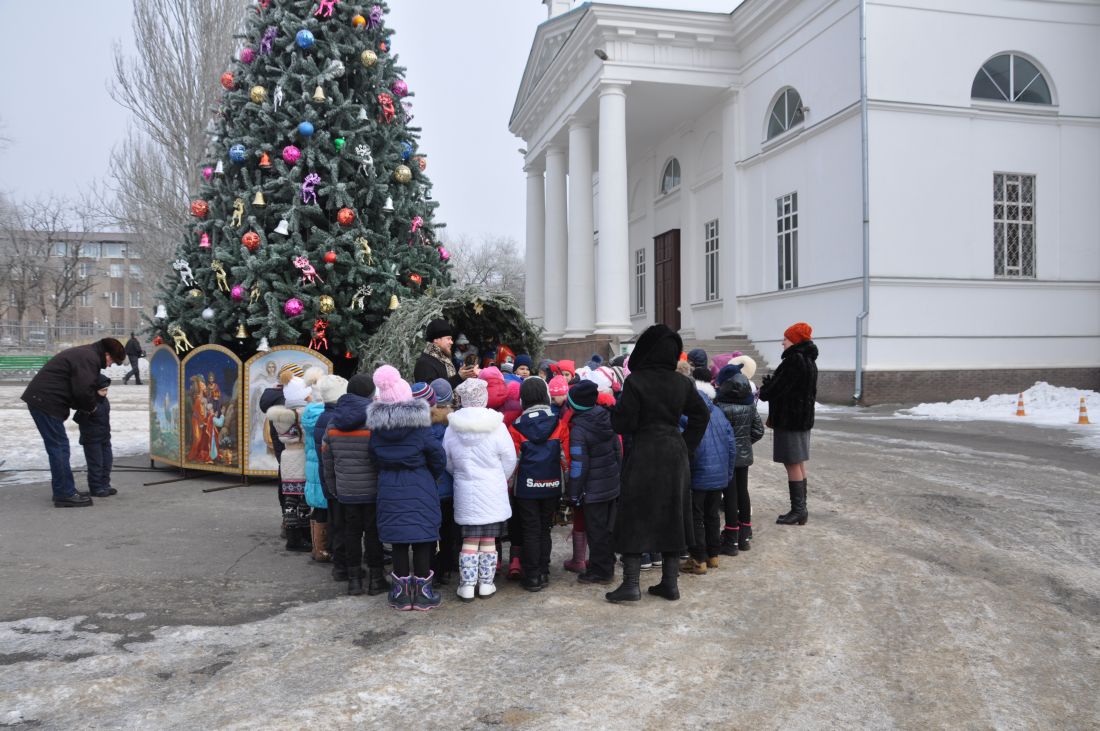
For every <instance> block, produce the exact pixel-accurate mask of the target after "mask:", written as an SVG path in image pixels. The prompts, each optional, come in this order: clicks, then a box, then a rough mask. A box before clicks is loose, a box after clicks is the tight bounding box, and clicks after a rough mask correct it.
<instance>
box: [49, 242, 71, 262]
mask: <svg viewBox="0 0 1100 731" xmlns="http://www.w3.org/2000/svg"><path fill="white" fill-rule="evenodd" d="M68 253H69V245H68V244H67V243H65V242H64V241H58V242H57V243H55V244H54V245H53V255H54V256H56V257H58V258H63V257H64V256H66V255H67V254H68Z"/></svg>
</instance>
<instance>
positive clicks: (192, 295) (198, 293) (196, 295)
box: [187, 289, 202, 299]
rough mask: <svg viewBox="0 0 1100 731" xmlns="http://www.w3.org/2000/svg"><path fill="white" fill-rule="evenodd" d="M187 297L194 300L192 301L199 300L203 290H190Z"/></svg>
mask: <svg viewBox="0 0 1100 731" xmlns="http://www.w3.org/2000/svg"><path fill="white" fill-rule="evenodd" d="M187 296H188V297H190V298H192V299H198V298H199V297H202V290H201V289H189V290H187Z"/></svg>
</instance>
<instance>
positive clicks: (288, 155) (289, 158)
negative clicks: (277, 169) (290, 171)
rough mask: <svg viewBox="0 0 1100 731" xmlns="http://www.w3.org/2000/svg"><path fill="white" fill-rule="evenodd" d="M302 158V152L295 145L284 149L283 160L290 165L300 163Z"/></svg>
mask: <svg viewBox="0 0 1100 731" xmlns="http://www.w3.org/2000/svg"><path fill="white" fill-rule="evenodd" d="M301 156H302V151H301V150H299V149H298V148H297V147H295V146H294V145H287V146H286V147H284V148H283V160H285V161H286V163H287V164H288V165H293V164H294V163H296V162H298V159H299V158H300V157H301Z"/></svg>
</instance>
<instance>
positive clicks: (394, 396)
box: [371, 365, 412, 404]
mask: <svg viewBox="0 0 1100 731" xmlns="http://www.w3.org/2000/svg"><path fill="white" fill-rule="evenodd" d="M371 378H372V380H373V381H374V388H375V391H374V400H375V401H382V402H385V403H391V404H394V403H397V402H398V401H408V400H410V399H412V386H410V385H409V384H408V382H407V381H405V380H404V379H403V378H401V374H400V373H398V372H397V369H396V368H394V367H393V366H391V365H384V366H381V367H379V369H378V370H376V371H375V372H374V375H373V376H371Z"/></svg>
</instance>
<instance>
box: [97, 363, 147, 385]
mask: <svg viewBox="0 0 1100 731" xmlns="http://www.w3.org/2000/svg"><path fill="white" fill-rule="evenodd" d="M138 370H139V371H140V372H141V377H142V378H148V377H149V361H148V360H146V359H145V358H140V359H139V360H138ZM103 372H104V373H105V374H107V377H108V378H110V379H111V380H112V381H114V383H112V384H111V385H112V386H121V385H122V379H123V378H125V377H126V374H127V373H129V372H130V363H129V362H127V363H126V365H109V366H107V367H106V368H104V369H103Z"/></svg>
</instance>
